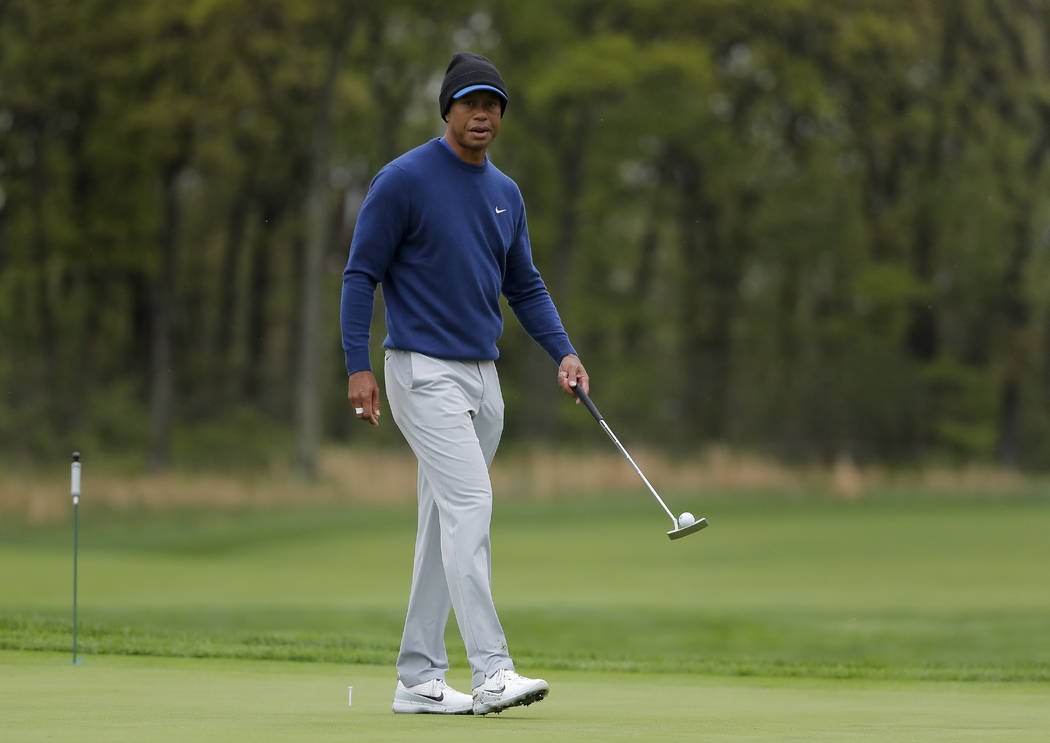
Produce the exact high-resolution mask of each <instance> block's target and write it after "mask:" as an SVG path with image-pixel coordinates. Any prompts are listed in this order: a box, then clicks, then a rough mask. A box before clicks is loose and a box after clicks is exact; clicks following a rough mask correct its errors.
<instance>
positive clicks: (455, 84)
mask: <svg viewBox="0 0 1050 743" xmlns="http://www.w3.org/2000/svg"><path fill="white" fill-rule="evenodd" d="M475 85H479V86H484V87H485V88H486V89H491V90H492V91H493V92H494V93H497V94H498V95H499V97H500V102H499V103H500V115H501V116H502V115H503V114H504V113H505V112H506V111H507V98H508V96H507V86H506V85H505V84H504V83H503V78H502V77H500V74H499V70H497V69H496V65H494V64H492V62H490V61H489V60H487V59H485V57H482V56H481V55H480V54H472V53H470V52H458V53H456V54H453V55H452V61H451V62H449V63H448V69H447V70H445V80H444V82H442V83H441V94H440V95H439V96H438V103H439V104H440V106H441V118H442V119H445V117H446V116H448V109H449V108H450V107H451V106H452V98H453V96H454V95H455V94H456V93H459V92H460V91H461V90H463V89H464V88H467V87H472V86H475Z"/></svg>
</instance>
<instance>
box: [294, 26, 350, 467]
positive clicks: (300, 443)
mask: <svg viewBox="0 0 1050 743" xmlns="http://www.w3.org/2000/svg"><path fill="white" fill-rule="evenodd" d="M351 28H352V24H351V16H350V13H349V12H348V11H344V15H343V17H342V19H341V25H340V28H339V30H338V32H337V33H336V36H335V37H334V39H333V43H332V46H331V47H330V49H329V53H328V66H327V69H326V70H325V76H324V80H323V82H322V85H321V89H320V92H319V95H318V99H317V112H316V115H315V118H314V123H313V127H312V128H311V132H310V137H311V140H310V143H311V148H310V151H311V155H310V168H309V173H310V176H309V187H308V189H307V194H306V204H305V212H306V247H305V250H304V255H303V275H302V293H301V297H302V299H301V301H302V307H301V315H300V339H299V340H300V343H299V363H298V368H297V370H296V376H297V379H296V442H297V447H296V453H297V457H296V460H297V464H298V467H299V471H300V473H301V474H302V475H304V476H306V477H314V476H316V474H317V452H318V449H319V448H320V445H321V432H322V420H321V399H320V386H319V385H318V370H319V367H320V355H321V354H320V350H321V348H320V339H321V306H322V302H321V291H322V278H323V276H322V269H323V264H324V255H325V247H326V244H327V242H328V227H329V224H328V167H329V146H330V142H329V140H330V137H331V123H332V104H333V101H334V100H335V92H336V82H337V81H338V78H339V67H340V64H341V62H342V59H343V54H344V52H345V51H346V47H347V44H348V43H349V40H350V30H351Z"/></svg>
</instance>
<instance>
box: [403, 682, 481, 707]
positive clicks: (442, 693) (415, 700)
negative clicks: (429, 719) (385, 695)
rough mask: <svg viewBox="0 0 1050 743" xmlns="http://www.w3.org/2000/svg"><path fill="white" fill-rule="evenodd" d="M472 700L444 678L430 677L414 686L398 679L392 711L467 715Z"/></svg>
mask: <svg viewBox="0 0 1050 743" xmlns="http://www.w3.org/2000/svg"><path fill="white" fill-rule="evenodd" d="M473 707H474V700H473V699H471V698H470V695H469V694H464V693H463V692H461V691H456V690H455V689H453V688H452V687H451V686H449V685H448V684H446V683H445V680H444V679H431V680H430V681H424V682H423V683H422V684H416V685H415V686H405V685H404V684H403V683H401V681H400V680H398V682H397V689H395V690H394V707H393V709H394V712H397V713H400V714H408V715H420V714H423V715H427V714H429V715H469V714H470V713H471V712H472V711H473Z"/></svg>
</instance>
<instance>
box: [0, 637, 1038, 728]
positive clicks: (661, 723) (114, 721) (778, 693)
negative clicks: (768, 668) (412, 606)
mask: <svg viewBox="0 0 1050 743" xmlns="http://www.w3.org/2000/svg"><path fill="white" fill-rule="evenodd" d="M544 673H545V675H546V676H547V678H548V680H549V681H550V682H551V687H552V691H551V695H550V697H549V698H548V699H547V700H545V701H543V702H542V703H540V704H537V705H533V706H530V707H522V708H517V709H512V710H508V711H506V712H504V713H502V714H501V715H488V716H486V717H484V718H474V717H469V716H464V717H447V718H446V717H435V716H430V715H426V716H423V715H394V714H393V713H392V712H391V711H390V702H391V698H392V694H393V687H394V676H393V670H392V669H391V668H390V667H387V666H372V665H346V666H343V665H335V664H322V663H284V662H273V661H244V660H225V659H221V660H220V659H187V658H143V657H127V656H88V657H87V658H86V659H85V662H84V663H83V664H82V665H80V666H73V665H72V664H71V662H70V657H69V655H68V654H67V655H60V654H55V653H28V652H18V651H4V652H0V709H2V713H0V719H2V720H3V722H2V723H0V728H2V729H3V730H4V736H3V737H4V739H5V740H9V741H18V742H19V743H35V742H36V741H51V740H76V741H78V742H80V743H91V742H92V741H105V742H106V743H120V742H121V741H136V742H138V741H151V743H161V742H162V741H185V740H193V741H196V742H197V743H202V742H204V741H223V742H224V743H237V742H238V741H261V740H265V741H314V742H320V741H328V740H331V741H347V740H356V741H404V740H414V739H419V740H426V741H428V743H441V742H442V741H453V740H455V741H462V740H467V739H477V740H483V739H484V738H482V736H487V735H493V736H498V737H499V739H501V740H543V741H545V742H546V743H551V742H553V741H620V740H664V741H667V740H681V741H686V740H703V741H758V740H776V741H843V740H850V741H880V742H882V743H885V742H887V741H960V740H982V741H985V740H986V741H1011V743H1016V742H1018V741H1045V740H1047V738H1048V736H1050V705H1048V704H1046V700H1047V698H1048V695H1050V685H1047V684H997V683H983V682H967V683H955V682H950V683H945V682H921V681H906V682H900V681H842V680H837V681H836V680H817V679H767V678H762V679H757V678H726V677H713V676H698V675H683V674H642V673H615V672H594V673H588V672H582V671H544ZM449 681H450V682H451V683H453V685H458V686H459V687H460V688H466V687H467V685H468V683H469V682H468V679H467V678H466V675H465V674H462V673H460V674H450V676H449ZM348 686H353V698H352V699H353V704H352V706H348V704H347V702H348V693H347V687H348Z"/></svg>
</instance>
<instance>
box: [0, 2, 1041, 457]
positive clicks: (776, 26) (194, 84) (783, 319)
mask: <svg viewBox="0 0 1050 743" xmlns="http://www.w3.org/2000/svg"><path fill="white" fill-rule="evenodd" d="M463 49H470V50H474V51H477V52H479V53H482V54H485V55H487V56H489V57H490V58H491V59H493V60H494V61H495V62H496V64H497V65H498V66H499V67H500V68H501V71H502V72H503V75H504V78H505V79H506V81H507V84H508V86H509V89H510V93H511V103H510V106H509V108H508V111H507V119H506V123H505V125H504V127H503V130H502V132H501V135H500V139H499V141H498V142H497V143H496V144H495V145H494V147H493V148H492V150H491V152H490V156H491V158H492V160H493V162H495V163H496V164H497V165H498V166H499V167H500V168H501V169H503V170H504V171H505V172H507V173H508V174H510V175H511V176H512V177H514V178H515V179H516V180H517V181H518V183H519V185H520V186H521V189H522V192H523V193H524V195H525V200H526V205H527V207H528V210H529V222H530V229H531V233H532V242H533V248H534V252H535V258H536V261H537V264H538V265H539V267H540V269H541V271H542V272H543V274H544V277H545V279H546V280H547V283H548V286H549V287H550V289H551V292H552V294H553V295H554V298H555V301H556V303H557V304H558V306H559V309H560V310H561V312H562V316H563V319H564V320H565V323H566V326H567V329H568V330H569V333H570V336H571V337H572V338H573V340H574V343H575V344H576V346H577V348H579V349H580V351H581V355H582V356H583V358H584V361H585V363H586V364H587V366H588V369H589V370H590V371H591V373H592V374H593V376H594V378H595V380H594V387H595V390H594V392H595V399H596V401H597V402H598V403H599V405H600V406H601V407H602V408H603V411H604V412H605V413H606V414H607V415H608V416H609V418H610V420H617V421H621V422H622V423H621V425H626V424H627V422H630V423H631V426H632V427H633V431H632V438H637V439H645V440H648V441H652V442H653V443H654V444H659V445H661V446H665V447H671V448H676V449H681V450H691V449H694V448H695V447H696V446H699V445H703V444H706V443H712V442H718V443H726V444H729V445H731V446H738V447H743V448H748V449H751V450H755V451H759V452H764V453H767V454H769V455H773V456H778V457H784V458H787V459H792V460H807V461H808V460H812V459H830V458H834V457H837V456H841V455H849V456H851V457H853V458H856V459H861V460H865V461H875V460H877V461H887V462H896V463H901V462H916V461H926V460H929V459H934V458H935V459H947V460H972V459H978V460H985V461H998V462H1001V463H1004V464H1008V465H1015V466H1024V467H1029V468H1046V467H1047V466H1050V291H1048V289H1050V162H1048V159H1050V3H1047V2H1046V1H1045V0H998V1H993V0H907V1H905V0H875V1H873V0H863V1H862V0H836V2H831V3H829V2H818V1H817V0H794V1H793V2H777V3H753V2H748V1H746V0H690V2H680V1H672V0H624V1H623V2H589V1H580V2H558V3H555V2H546V1H542V2H527V3H522V2H510V1H507V2H502V1H498V0H491V1H489V2H465V1H463V0H446V1H445V2H440V3H438V2H430V1H428V0H421V1H420V2H408V1H407V0H386V2H383V3H375V2H365V1H364V0H356V1H355V0H344V1H343V2H339V3H334V2H320V1H318V2H306V1H305V0H299V1H295V0H258V1H255V2H247V0H193V1H192V2H184V3H165V2H159V1H153V0H148V1H147V0H143V1H142V2H121V1H120V0H80V1H79V2H76V3H70V2H57V1H55V2H47V1H44V0H3V1H0V451H2V455H0V456H2V458H3V459H4V460H6V461H16V460H17V461H23V462H30V463H32V462H34V461H39V460H41V459H42V458H51V457H54V456H56V452H61V453H62V456H65V453H66V452H67V450H71V449H72V448H75V447H80V448H85V449H87V448H93V449H95V450H105V451H107V452H110V453H111V454H113V455H114V456H117V455H120V456H122V457H125V458H127V460H128V461H129V462H138V463H142V464H148V465H149V466H152V467H153V468H155V469H161V468H164V467H168V466H171V465H172V464H176V465H185V466H212V465H216V464H223V463H244V464H256V463H263V462H265V461H267V460H268V459H270V458H272V457H274V456H287V457H288V458H289V459H294V460H295V461H297V462H298V463H299V465H300V467H301V469H302V470H303V471H305V472H310V471H311V470H312V469H313V467H314V466H315V465H314V457H315V456H316V451H317V448H318V447H319V446H320V445H321V443H322V442H324V441H339V442H350V443H351V444H353V445H357V444H366V443H367V444H372V443H377V444H392V443H395V442H398V441H399V438H398V435H397V432H396V430H395V429H394V426H393V424H392V421H390V420H389V418H387V420H386V422H385V425H384V426H383V427H381V430H380V431H372V430H365V427H363V426H360V425H359V424H357V423H356V421H354V420H353V419H352V416H351V415H350V414H349V412H350V411H349V408H348V405H347V403H346V400H345V391H346V375H345V369H344V367H343V360H342V351H341V349H340V346H339V328H338V304H339V292H340V286H341V272H342V268H343V265H344V263H345V261H346V256H347V249H348V247H349V241H350V237H351V235H352V230H353V224H354V219H355V217H356V212H357V209H358V207H359V206H360V203H361V200H362V199H363V197H364V194H365V192H366V190H367V187H368V183H369V181H370V179H371V177H372V176H373V175H374V174H375V172H376V171H377V170H378V169H379V168H380V167H381V166H382V165H383V164H384V163H385V162H387V161H389V160H390V159H392V158H393V157H396V156H397V155H398V154H400V153H401V152H403V151H405V150H407V149H409V148H411V147H414V146H416V145H417V144H420V143H422V142H424V141H426V139H428V138H430V137H433V136H438V135H440V134H441V133H442V132H443V123H442V122H441V120H440V117H439V115H438V110H437V109H438V106H437V91H438V88H439V86H440V81H441V78H442V76H443V73H444V68H445V65H446V64H447V62H448V59H449V57H450V56H451V54H452V53H453V52H454V51H458V50H463ZM382 324H383V318H382V301H381V297H380V298H379V301H377V312H376V322H375V327H374V336H375V338H374V347H375V353H374V356H373V358H374V361H373V364H374V366H375V368H376V369H377V371H380V372H381V369H382V364H381V353H380V350H379V348H378V347H379V342H380V341H381V339H382V337H383V335H384V331H383V328H382ZM501 352H502V361H501V364H500V368H501V373H502V376H503V383H504V392H505V396H506V398H507V402H508V416H507V433H506V437H505V438H506V440H508V441H509V442H528V441H535V440H544V441H548V442H553V441H555V440H557V441H558V442H562V443H564V441H565V440H567V439H568V438H570V437H575V436H576V435H577V434H580V435H582V434H583V432H584V431H585V430H589V426H590V425H592V424H591V423H589V421H588V420H587V418H586V416H585V415H582V414H580V413H579V411H578V410H575V409H573V408H572V407H571V406H569V405H566V404H563V403H564V402H566V401H564V400H562V398H560V397H558V394H557V393H556V391H555V389H554V386H553V381H552V380H553V372H554V367H553V365H552V362H551V361H550V359H549V358H547V357H546V356H545V354H544V353H543V351H542V350H540V349H539V348H538V347H537V346H535V344H533V343H532V341H531V340H530V339H528V338H527V337H526V336H525V335H524V333H523V332H522V331H521V330H520V328H519V327H518V326H517V324H516V322H515V321H514V320H513V318H512V316H511V315H510V313H509V312H507V328H506V332H505V334H504V337H503V339H502V342H501ZM553 437H557V439H555V438H553Z"/></svg>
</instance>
